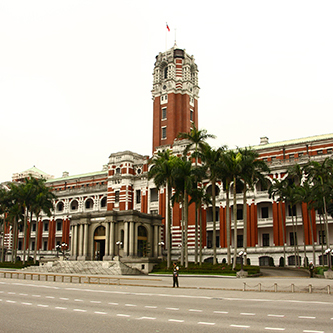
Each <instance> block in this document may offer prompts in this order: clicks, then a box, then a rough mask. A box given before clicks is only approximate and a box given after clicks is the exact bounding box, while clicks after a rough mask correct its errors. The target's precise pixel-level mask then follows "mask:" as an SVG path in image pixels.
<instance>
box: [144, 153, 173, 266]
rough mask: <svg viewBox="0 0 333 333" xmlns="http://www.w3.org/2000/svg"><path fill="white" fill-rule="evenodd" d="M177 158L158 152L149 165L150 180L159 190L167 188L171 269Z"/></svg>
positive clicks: (167, 227) (168, 249) (167, 220)
mask: <svg viewBox="0 0 333 333" xmlns="http://www.w3.org/2000/svg"><path fill="white" fill-rule="evenodd" d="M176 159H177V157H175V156H173V155H171V152H170V150H168V149H167V150H165V151H162V152H158V153H157V154H156V155H155V156H153V157H152V158H151V159H150V161H149V164H151V165H152V167H151V168H150V170H149V172H148V179H152V178H153V179H154V183H155V186H156V187H157V189H160V188H161V187H165V190H166V194H165V203H166V208H165V212H166V213H165V215H166V216H165V224H166V241H165V243H166V249H167V267H168V268H170V267H171V206H170V197H171V196H170V194H171V189H172V184H173V172H172V169H173V168H174V164H175V161H176Z"/></svg>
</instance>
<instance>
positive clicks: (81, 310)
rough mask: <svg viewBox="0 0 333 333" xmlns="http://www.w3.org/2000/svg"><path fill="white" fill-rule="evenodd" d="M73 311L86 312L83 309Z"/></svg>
mask: <svg viewBox="0 0 333 333" xmlns="http://www.w3.org/2000/svg"><path fill="white" fill-rule="evenodd" d="M73 311H78V312H87V310H83V309H73Z"/></svg>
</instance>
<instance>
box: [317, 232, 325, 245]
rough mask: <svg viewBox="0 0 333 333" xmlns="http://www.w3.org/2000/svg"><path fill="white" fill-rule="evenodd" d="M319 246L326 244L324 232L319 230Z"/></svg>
mask: <svg viewBox="0 0 333 333" xmlns="http://www.w3.org/2000/svg"><path fill="white" fill-rule="evenodd" d="M319 244H320V245H321V244H326V235H325V230H319Z"/></svg>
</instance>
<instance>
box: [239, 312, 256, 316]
mask: <svg viewBox="0 0 333 333" xmlns="http://www.w3.org/2000/svg"><path fill="white" fill-rule="evenodd" d="M240 314H241V315H242V316H255V315H256V314H255V313H248V312H241V313H240Z"/></svg>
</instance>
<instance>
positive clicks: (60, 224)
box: [57, 222, 62, 231]
mask: <svg viewBox="0 0 333 333" xmlns="http://www.w3.org/2000/svg"><path fill="white" fill-rule="evenodd" d="M61 229H62V223H61V222H57V231H61Z"/></svg>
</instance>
